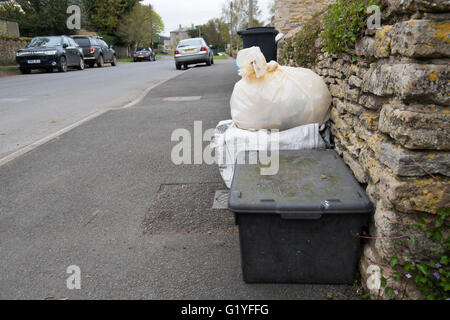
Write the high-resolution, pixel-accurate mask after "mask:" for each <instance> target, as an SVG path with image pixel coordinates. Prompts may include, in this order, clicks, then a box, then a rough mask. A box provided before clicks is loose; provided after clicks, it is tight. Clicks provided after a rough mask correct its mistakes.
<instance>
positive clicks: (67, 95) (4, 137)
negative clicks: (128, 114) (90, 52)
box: [0, 57, 180, 162]
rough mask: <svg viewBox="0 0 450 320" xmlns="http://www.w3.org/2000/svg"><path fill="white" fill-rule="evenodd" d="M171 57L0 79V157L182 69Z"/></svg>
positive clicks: (129, 97)
mask: <svg viewBox="0 0 450 320" xmlns="http://www.w3.org/2000/svg"><path fill="white" fill-rule="evenodd" d="M179 73H180V71H177V70H176V69H175V65H174V62H173V58H172V57H163V58H162V59H160V60H158V61H156V62H141V63H119V64H118V66H117V67H111V66H110V65H109V64H106V66H105V67H104V68H93V69H91V68H86V69H85V70H84V71H76V70H70V71H69V72H67V73H57V72H54V73H51V74H49V73H43V72H40V71H34V72H33V74H31V75H16V76H11V77H4V78H0V162H1V159H2V158H4V157H6V156H8V155H10V154H12V153H14V152H16V151H17V150H20V149H22V148H24V147H27V146H29V145H30V144H32V143H34V142H36V141H39V140H40V139H43V138H45V137H47V136H50V135H52V134H55V133H56V132H58V131H60V130H62V129H64V128H66V127H68V126H71V125H73V124H74V123H77V122H78V121H81V120H83V119H85V118H86V117H89V116H96V115H98V114H100V113H101V112H104V111H106V110H108V109H111V108H117V107H121V106H124V105H126V104H127V103H129V102H131V101H133V100H135V99H136V98H138V97H139V96H140V95H141V94H142V93H143V92H144V90H145V89H146V88H149V87H150V86H152V85H155V84H157V83H159V82H161V81H163V80H165V79H168V78H169V77H171V76H174V75H176V74H179Z"/></svg>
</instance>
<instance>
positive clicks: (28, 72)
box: [20, 68, 31, 74]
mask: <svg viewBox="0 0 450 320" xmlns="http://www.w3.org/2000/svg"><path fill="white" fill-rule="evenodd" d="M20 72H21V73H22V74H30V73H31V69H28V68H20Z"/></svg>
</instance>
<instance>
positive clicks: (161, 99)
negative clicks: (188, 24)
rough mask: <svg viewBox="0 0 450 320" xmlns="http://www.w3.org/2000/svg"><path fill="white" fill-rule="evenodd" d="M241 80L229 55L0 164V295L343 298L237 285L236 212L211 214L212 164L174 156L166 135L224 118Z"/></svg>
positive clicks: (321, 289)
mask: <svg viewBox="0 0 450 320" xmlns="http://www.w3.org/2000/svg"><path fill="white" fill-rule="evenodd" d="M238 80H239V77H238V76H237V74H236V69H235V67H234V66H233V64H232V63H230V62H223V63H219V62H217V63H216V64H215V65H213V66H212V67H196V68H192V69H190V70H188V71H187V72H185V73H184V74H181V75H180V76H178V77H176V78H175V79H172V80H170V81H168V82H166V83H164V84H163V85H160V86H158V87H157V88H155V89H154V90H152V91H151V93H150V94H149V95H148V96H147V97H146V98H145V99H144V100H143V101H142V102H141V103H140V104H138V105H136V106H134V107H130V108H127V109H118V110H112V111H109V112H107V113H105V114H103V115H101V116H99V117H97V118H95V119H93V120H91V121H89V122H87V123H84V124H83V125H81V126H79V127H77V128H75V129H73V130H72V131H70V132H68V133H65V134H63V135H62V136H60V137H59V138H58V139H55V140H53V141H51V142H49V143H46V144H44V145H42V146H40V147H38V148H36V149H35V150H34V151H32V152H30V153H27V154H25V155H23V156H21V157H19V158H16V159H14V160H13V161H11V162H9V163H7V164H5V165H3V166H0V181H1V185H0V299H325V298H326V295H327V293H329V292H330V293H333V296H334V297H335V298H336V299H349V298H350V297H351V295H352V294H351V287H350V286H345V285H342V286H331V285H277V284H246V283H244V282H243V281H242V271H241V260H240V250H239V236H238V231H237V229H236V227H235V226H234V224H233V218H232V216H231V214H230V213H229V212H228V211H227V210H219V211H214V210H211V206H212V203H213V197H212V195H213V193H214V191H215V190H217V189H224V188H225V187H224V185H223V183H222V181H221V178H220V175H219V171H218V168H217V166H216V165H206V164H201V165H188V164H186V165H179V166H177V165H174V164H173V163H172V161H171V150H172V148H173V147H174V145H175V144H176V143H174V142H172V141H171V135H172V133H173V131H174V130H176V129H179V128H185V129H187V130H189V132H193V127H194V121H202V123H203V130H206V129H208V128H214V127H215V126H216V124H217V123H218V122H219V121H220V120H224V119H229V118H230V110H229V99H230V95H231V92H232V89H233V86H234V84H235V82H236V81H238ZM194 96H197V97H201V98H200V100H195V99H194V98H192V99H189V98H185V99H184V100H191V101H184V102H180V101H166V100H167V99H166V98H168V97H171V98H175V99H173V100H180V99H179V98H176V97H194ZM169 100H170V99H169ZM181 100H183V99H181ZM71 265H76V266H78V267H80V269H81V289H79V290H77V289H75V290H69V289H68V288H67V286H66V280H67V279H68V277H69V276H70V274H67V273H66V271H67V268H68V267H69V266H71Z"/></svg>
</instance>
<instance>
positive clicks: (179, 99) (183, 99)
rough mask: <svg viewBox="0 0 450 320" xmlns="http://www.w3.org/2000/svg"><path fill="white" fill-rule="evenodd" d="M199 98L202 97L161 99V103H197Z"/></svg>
mask: <svg viewBox="0 0 450 320" xmlns="http://www.w3.org/2000/svg"><path fill="white" fill-rule="evenodd" d="M201 98H202V96H188V97H166V98H163V101H170V102H184V101H197V100H200V99H201Z"/></svg>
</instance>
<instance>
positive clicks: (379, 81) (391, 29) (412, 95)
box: [279, 0, 450, 299]
mask: <svg viewBox="0 0 450 320" xmlns="http://www.w3.org/2000/svg"><path fill="white" fill-rule="evenodd" d="M388 4H389V6H388V8H387V10H386V11H385V12H384V13H383V18H382V27H381V28H379V29H378V30H376V31H368V32H366V34H365V36H364V37H363V38H362V39H361V40H360V41H358V43H357V44H356V46H355V48H353V49H351V50H349V51H348V52H345V53H342V54H339V55H331V54H329V53H327V52H325V50H323V49H322V50H321V51H320V52H321V53H320V55H319V56H318V61H317V63H316V64H315V65H314V66H313V67H312V69H313V70H314V71H315V72H317V73H318V74H320V75H321V76H322V77H323V78H324V79H325V81H326V83H327V84H328V86H329V89H330V92H331V94H332V96H333V104H332V110H331V120H332V124H333V126H332V132H333V135H334V138H335V143H336V150H337V151H338V153H339V154H340V155H341V156H342V157H343V159H344V160H345V162H346V163H347V165H348V166H349V167H350V168H351V170H352V171H353V173H354V175H355V177H356V178H357V180H358V181H359V182H360V183H362V184H363V185H366V186H367V188H366V193H367V194H368V196H369V197H370V199H371V200H372V202H373V203H374V205H375V207H376V211H375V213H374V216H373V218H372V223H371V228H370V235H371V236H372V237H373V238H374V239H372V240H367V242H366V245H365V247H364V252H363V255H362V259H361V263H360V272H361V276H362V284H363V285H364V284H366V280H367V278H368V277H369V275H368V274H367V270H368V267H369V266H370V265H375V266H379V267H381V269H382V270H383V271H382V272H383V276H385V277H386V278H389V275H392V273H393V270H392V269H391V268H390V266H389V262H388V261H389V259H390V257H392V256H393V255H398V256H399V259H400V261H404V259H405V258H406V257H404V256H402V252H399V251H398V248H397V247H396V245H395V244H394V243H393V241H392V239H393V238H395V237H396V236H398V235H399V234H402V228H405V226H407V225H412V224H414V223H416V222H417V221H418V220H419V219H420V218H425V219H430V218H431V217H432V216H433V213H434V212H435V211H436V209H437V208H438V207H440V206H443V205H444V204H448V203H449V200H450V197H449V195H450V192H449V191H450V190H449V187H448V183H449V180H450V178H449V177H450V157H449V156H450V139H449V137H450V125H449V124H450V98H449V92H450V77H449V76H450V67H449V62H450V59H449V58H450V34H449V31H450V13H449V10H450V2H449V1H443V0H442V1H440V0H438V1H431V2H428V1H421V0H404V1H400V0H389V1H388ZM297 32H298V29H297V30H292V31H291V32H290V33H289V34H288V36H287V37H285V39H284V40H283V41H282V42H281V43H280V44H279V47H280V52H283V50H284V47H285V46H287V45H290V46H291V47H294V46H295V45H294V44H295V39H296V33H297ZM316 47H317V48H319V49H320V48H321V47H322V44H321V41H320V40H319V41H317V43H316ZM286 63H287V64H288V65H291V66H298V65H297V62H296V60H295V52H290V53H289V55H288V59H287V62H286ZM403 231H404V230H403ZM429 249H430V244H429V243H428V242H427V239H425V238H420V239H417V242H416V245H415V246H413V247H411V248H410V250H411V251H412V252H414V253H415V255H417V256H418V257H420V256H421V254H423V253H425V252H427V250H429ZM402 259H403V260H402ZM388 281H389V283H388V285H389V286H391V287H393V288H394V290H395V292H398V295H399V296H397V298H410V299H417V298H421V295H420V293H419V292H418V291H417V290H416V288H415V285H414V283H413V282H412V280H408V279H406V278H405V279H401V281H400V282H391V281H390V280H388ZM371 294H374V295H380V296H381V297H383V292H381V291H378V290H372V291H371Z"/></svg>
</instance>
